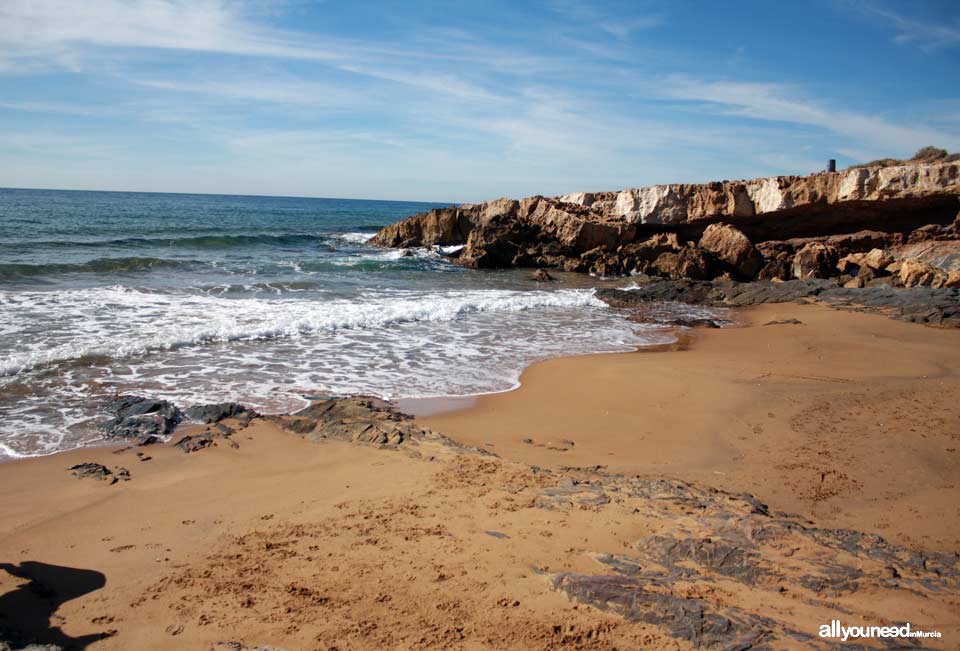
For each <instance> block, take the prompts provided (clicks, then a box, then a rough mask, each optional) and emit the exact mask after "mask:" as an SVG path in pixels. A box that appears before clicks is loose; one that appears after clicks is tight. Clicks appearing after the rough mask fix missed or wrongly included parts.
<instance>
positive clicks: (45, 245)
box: [10, 232, 374, 250]
mask: <svg viewBox="0 0 960 651" xmlns="http://www.w3.org/2000/svg"><path fill="white" fill-rule="evenodd" d="M373 236H374V233H361V232H350V233H280V234H273V233H271V234H268V233H262V234H261V233H252V234H229V235H227V234H222V233H217V234H206V235H190V236H188V237H122V238H113V239H102V240H82V239H70V240H42V241H41V240H35V241H30V240H26V241H15V242H10V244H11V245H16V246H17V247H18V248H21V249H31V250H32V249H42V250H47V249H74V248H81V249H97V248H189V249H229V248H242V247H249V246H315V245H331V244H335V243H336V242H338V241H339V242H346V243H349V244H362V243H364V242H366V241H367V240H369V239H370V238H371V237H373Z"/></svg>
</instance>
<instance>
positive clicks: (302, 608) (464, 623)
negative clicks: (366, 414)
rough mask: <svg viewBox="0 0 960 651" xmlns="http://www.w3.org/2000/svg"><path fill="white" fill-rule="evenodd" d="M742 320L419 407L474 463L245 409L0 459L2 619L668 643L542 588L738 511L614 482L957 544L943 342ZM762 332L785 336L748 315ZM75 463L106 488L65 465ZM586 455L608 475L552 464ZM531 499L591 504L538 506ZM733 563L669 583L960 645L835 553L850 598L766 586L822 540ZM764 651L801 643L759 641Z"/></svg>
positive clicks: (957, 437)
mask: <svg viewBox="0 0 960 651" xmlns="http://www.w3.org/2000/svg"><path fill="white" fill-rule="evenodd" d="M742 314H743V316H744V317H745V318H746V319H748V320H749V321H750V322H752V323H753V326H752V327H745V328H738V329H729V330H702V331H696V332H695V333H694V337H693V340H692V341H691V342H689V344H688V345H686V346H684V347H683V349H682V350H676V351H669V352H667V351H664V352H638V353H633V354H623V355H600V356H592V357H580V358H568V359H560V360H552V361H547V362H543V363H540V364H537V365H535V366H533V367H531V368H530V369H528V370H527V371H526V373H525V374H524V376H523V379H522V383H523V386H522V387H521V388H520V389H518V390H516V391H514V392H510V393H505V394H496V395H491V396H481V397H478V398H476V399H475V400H474V401H472V404H469V405H467V406H466V408H463V409H459V410H455V411H446V412H441V413H434V415H432V416H426V417H420V418H418V419H417V422H418V423H420V424H423V425H427V426H429V427H430V428H431V429H433V430H435V431H439V432H442V433H444V434H446V435H448V436H450V437H451V438H453V439H454V440H455V441H459V442H462V443H466V444H469V445H475V446H479V447H484V448H485V449H488V450H490V451H492V452H494V453H495V454H496V455H498V457H493V456H483V455H478V454H474V453H470V452H469V451H460V450H457V449H456V448H453V447H449V446H446V447H445V446H442V445H437V444H435V443H430V442H423V443H420V444H419V445H417V446H415V447H413V448H408V447H407V446H401V448H400V449H399V450H394V449H378V448H376V447H373V446H370V445H361V444H351V443H347V442H342V441H324V442H321V443H312V442H309V441H306V440H304V439H302V438H300V437H298V436H296V435H295V434H294V433H292V432H290V431H286V430H284V429H282V428H281V427H280V426H278V425H277V424H276V423H273V422H270V421H268V420H255V421H254V422H253V424H252V425H250V426H249V427H247V428H245V429H241V430H240V431H238V432H237V433H236V434H234V435H233V437H232V440H233V441H234V442H235V443H236V444H237V446H238V447H233V446H232V445H225V444H219V445H216V446H214V447H211V448H208V449H205V450H201V451H199V452H196V453H193V454H189V455H187V454H183V453H182V452H180V451H179V450H177V449H175V448H173V447H172V446H170V445H163V446H150V447H146V448H142V449H141V450H140V451H141V452H143V453H144V454H146V455H147V456H149V457H151V458H150V459H149V460H147V461H141V460H139V459H138V457H137V456H135V452H136V451H135V450H122V451H118V450H120V448H117V447H113V448H110V447H106V448H97V449H87V450H79V451H74V452H69V453H64V454H59V455H54V456H51V457H45V458H38V459H29V460H22V461H15V462H10V463H6V464H2V465H0V562H3V563H6V564H9V565H3V566H0V567H3V569H6V570H7V571H6V572H4V571H0V613H2V614H3V617H5V618H6V619H3V618H0V629H2V628H3V627H4V626H6V627H8V628H9V627H11V626H17V627H19V630H20V631H21V632H22V633H32V634H34V635H35V636H36V637H37V638H38V639H41V640H43V641H49V642H60V643H63V644H64V645H65V646H66V645H68V643H74V644H78V642H77V641H79V648H89V649H104V650H108V649H109V650H114V649H115V650H119V649H168V648H182V649H217V650H219V649H228V648H232V649H243V648H256V646H257V645H272V646H274V647H277V648H281V649H287V650H290V651H292V650H293V649H332V648H337V649H372V648H398V649H411V648H443V649H447V648H450V649H459V648H465V649H481V648H524V649H526V648H531V649H552V648H557V647H558V646H562V645H567V646H569V647H571V648H590V649H636V648H647V649H690V648H693V646H692V642H691V641H690V640H688V639H684V638H682V637H678V636H677V633H676V631H671V630H670V629H669V627H666V626H665V625H664V624H663V622H660V623H650V622H645V621H628V620H626V619H624V618H623V617H621V616H619V615H618V614H616V613H615V612H602V611H601V610H598V609H596V608H594V607H592V606H590V605H586V604H584V603H580V602H578V601H575V600H572V599H571V598H570V597H569V594H568V593H564V592H562V591H557V590H555V589H553V587H552V583H551V582H552V581H553V580H554V579H555V577H557V576H559V574H560V573H574V574H575V575H588V574H591V573H593V574H596V573H597V572H598V571H599V570H598V565H597V559H598V558H603V557H604V555H616V554H628V553H633V552H632V551H631V550H635V549H637V548H638V547H637V543H636V541H637V540H641V539H645V538H644V537H649V536H651V535H656V536H679V535H681V533H682V535H684V536H690V535H699V536H702V537H705V538H706V539H710V537H713V538H714V539H717V536H720V535H723V533H724V532H725V531H726V529H724V527H725V526H727V525H725V524H722V523H724V522H728V521H731V522H732V521H735V520H736V518H741V517H749V518H754V517H758V516H754V515H749V514H748V515H742V514H741V515H736V518H733V516H730V515H729V514H725V512H724V511H723V510H722V509H720V507H718V506H716V505H714V506H710V507H709V509H707V510H706V511H704V513H703V514H702V515H701V516H691V515H688V514H687V511H684V510H682V509H680V508H679V507H676V506H675V504H674V502H675V500H674V498H670V499H666V500H659V501H656V504H655V505H654V506H650V504H652V503H653V502H651V500H649V499H646V498H643V497H642V496H638V495H639V494H629V495H628V493H629V491H628V490H627V489H628V484H629V481H632V480H629V477H630V476H637V475H639V476H640V477H643V478H653V479H656V478H660V477H671V478H676V479H680V480H683V481H686V482H694V483H695V484H696V485H697V486H703V487H704V488H703V489H702V490H701V489H697V492H696V494H697V495H701V497H698V498H697V499H698V500H700V501H703V500H705V499H707V498H706V497H702V496H709V495H712V493H710V492H709V487H716V488H719V489H722V490H724V491H730V492H731V495H730V496H729V497H723V501H724V502H725V501H730V502H731V503H736V504H738V505H739V504H740V502H737V501H736V499H738V498H735V496H734V495H733V494H736V493H740V492H744V491H747V492H750V493H752V494H754V495H756V496H757V498H758V499H760V500H762V501H764V502H766V503H767V504H769V506H770V510H771V512H777V511H785V512H788V513H797V514H799V518H798V519H797V520H796V522H797V523H800V522H809V523H815V524H816V525H817V526H819V527H842V528H849V529H858V530H862V531H865V532H868V533H869V532H873V533H879V534H881V535H882V536H883V537H884V538H886V539H888V540H890V541H891V542H893V543H895V544H900V545H904V546H905V547H907V548H911V549H921V548H922V549H925V550H942V551H949V552H952V551H954V550H956V549H958V548H960V510H958V509H960V486H958V482H960V452H958V449H960V378H958V375H957V369H960V332H958V331H946V330H937V329H932V328H925V327H921V326H916V325H911V324H904V323H899V322H896V321H892V320H889V319H885V318H883V317H879V316H876V315H863V314H856V313H850V312H839V311H836V310H831V309H829V308H825V307H818V306H807V305H804V306H798V305H779V306H763V307H759V308H755V309H751V310H749V311H746V312H743V313H742ZM787 319H798V320H800V321H801V324H780V325H763V324H764V323H767V322H770V321H780V320H787ZM433 411H436V410H435V409H434V410H433ZM178 434H179V433H178ZM175 438H179V436H178V437H175ZM525 438H529V439H531V440H532V443H525V442H523V439H525ZM87 461H93V462H98V463H102V464H104V465H106V466H108V467H110V468H112V469H114V470H115V471H116V470H117V468H118V467H121V466H122V467H125V468H127V469H129V471H130V474H131V480H130V481H120V482H117V483H116V484H110V483H109V482H106V481H98V480H95V479H78V478H75V477H73V476H71V474H70V473H69V472H68V471H67V468H68V467H69V466H71V465H73V464H76V463H80V462H87ZM532 466H540V467H543V468H545V469H546V470H537V469H536V468H534V467H532ZM593 466H604V467H605V468H606V474H604V473H595V472H592V471H589V470H570V469H569V468H570V467H583V468H586V467H593ZM615 473H626V474H627V477H619V478H618V477H616V476H614V474H615ZM578 482H579V483H578ZM584 482H585V483H584ZM551 486H559V487H567V488H564V489H563V491H574V492H572V493H571V495H574V493H575V492H576V491H580V490H581V489H583V490H586V489H585V488H584V487H587V488H589V491H587V492H588V493H590V495H594V494H595V493H596V491H597V490H599V489H598V487H600V486H602V487H603V490H604V491H606V494H605V497H604V499H603V500H596V499H592V498H590V495H587V498H590V499H587V498H584V497H583V496H582V495H581V496H577V495H574V496H573V497H570V498H569V500H568V499H567V497H565V495H566V493H564V492H563V491H561V492H560V493H559V494H560V495H561V497H562V499H560V500H559V501H557V500H556V499H554V498H552V497H551V498H550V499H548V500H546V501H545V499H546V498H545V497H544V496H545V495H547V496H549V495H555V494H556V492H555V491H556V489H551V488H550V487H551ZM578 486H579V488H578ZM681 488H682V487H681ZM551 490H554V492H550V491H551ZM671 490H678V489H676V488H673V489H671ZM691 490H693V489H691ZM590 491H593V492H590ZM625 491H626V492H625ZM601 492H602V491H601ZM719 495H721V496H723V495H726V494H725V493H721V494H719ZM711 499H712V498H711ZM551 500H552V501H551ZM717 500H718V503H719V502H720V498H717ZM743 504H747V505H749V504H750V502H744V503H743ZM704 508H705V509H706V508H707V507H704ZM738 508H739V507H738ZM751 508H752V507H751ZM671 509H674V510H671ZM711 509H712V510H711ZM748 510H749V509H748ZM738 513H739V511H738ZM708 515H709V517H707V516H708ZM731 518H733V519H731ZM718 523H719V524H718ZM791 535H794V534H791ZM758 549H760V551H759V552H758V554H760V555H761V557H762V560H763V561H764V563H768V564H769V566H770V567H775V568H779V569H778V570H777V571H778V572H780V573H782V578H781V579H778V580H779V581H781V582H782V583H783V585H780V584H776V585H774V584H768V582H767V580H766V579H764V580H761V581H756V582H744V581H742V580H740V579H737V580H733V579H731V577H730V576H725V575H724V576H721V575H711V576H713V578H711V579H710V580H709V581H704V582H698V581H696V580H694V579H692V578H687V579H684V580H680V581H678V582H677V583H676V584H673V583H670V584H667V585H668V586H669V587H668V588H667V591H668V592H669V593H670V595H672V596H674V597H677V598H683V599H697V600H702V601H698V603H704V604H710V605H711V607H716V608H718V609H720V611H719V612H725V613H728V614H729V613H730V612H740V611H748V612H751V613H756V614H758V615H762V616H764V617H770V618H773V619H776V620H777V621H778V622H783V623H784V624H783V625H784V626H789V627H792V629H793V630H797V631H801V632H807V633H812V634H815V632H816V627H817V625H818V624H820V623H822V622H826V621H829V619H830V618H831V617H833V616H838V613H843V617H844V618H846V619H850V620H852V623H858V622H859V621H868V622H869V621H875V620H881V621H898V620H908V621H913V622H915V623H917V624H922V625H927V626H935V627H937V628H939V630H941V631H942V632H943V633H944V635H945V637H944V638H943V639H941V640H940V641H938V642H935V643H934V644H932V646H933V647H934V648H954V646H955V643H956V642H957V640H958V639H960V637H958V635H960V615H958V613H960V608H958V607H957V606H958V605H960V590H958V589H957V587H956V586H954V585H953V583H950V584H949V586H953V587H948V588H947V589H944V588H943V587H939V588H937V590H933V588H930V589H929V590H933V591H928V588H927V587H924V586H926V584H924V583H922V582H921V581H920V579H919V578H917V579H916V582H915V583H909V585H910V586H913V587H912V588H910V590H903V589H900V587H898V586H897V585H894V584H891V583H890V582H889V580H888V578H885V577H882V576H880V575H881V573H882V572H884V571H885V570H883V566H882V564H879V565H878V564H877V563H875V562H874V561H873V560H871V558H866V557H864V558H861V559H859V560H857V559H854V560H852V561H851V560H850V559H846V560H847V561H850V562H851V564H852V565H855V566H856V568H858V569H857V572H859V573H860V574H861V575H862V578H861V579H860V583H861V584H862V585H863V587H861V588H859V589H856V590H852V591H850V590H846V589H843V590H841V589H840V588H837V587H836V586H835V587H834V589H832V591H830V590H828V591H826V592H822V593H821V592H819V590H820V588H819V587H817V589H816V590H817V591H816V592H810V591H809V590H810V589H809V588H807V587H800V585H799V580H794V579H792V578H790V577H793V576H794V574H792V573H794V572H797V573H798V574H796V576H797V577H799V576H800V575H801V574H799V573H800V572H801V570H802V571H803V572H807V573H808V574H809V573H810V572H812V571H813V570H810V569H809V568H810V567H814V565H815V564H814V565H811V563H814V560H815V559H817V558H827V559H832V556H830V554H833V553H834V551H832V548H826V547H818V546H817V544H816V542H815V541H813V542H811V540H808V539H807V538H803V539H800V542H798V543H797V544H796V545H794V546H791V547H790V548H789V549H786V547H784V548H783V549H780V548H767V547H761V548H758ZM784 550H786V551H784ZM798 550H799V551H798ZM837 553H839V552H837ZM805 554H806V555H807V556H804V555H805ZM901 555H902V553H901ZM800 557H804V558H805V559H806V560H803V561H802V562H801V560H798V559H800ZM884 562H886V561H884ZM804 563H806V564H807V565H804ZM830 563H833V561H832V560H831V561H830ZM791 564H793V565H791ZM794 565H795V566H796V567H794ZM816 567H819V566H816ZM796 568H800V569H796ZM803 568H806V569H803ZM906 573H907V570H906V569H904V568H901V574H903V575H904V576H903V578H902V581H903V582H906V581H908V579H909V580H910V581H914V580H915V579H914V577H912V576H907V574H906ZM31 579H33V584H32V586H31V584H30V583H29V581H30V580H31ZM944 580H946V579H944ZM949 580H950V581H953V579H949ZM904 585H907V584H906V583H905V584H904ZM774 588H776V589H774ZM658 590H660V592H663V590H664V588H662V587H661V588H658ZM771 590H772V592H771ZM911 590H912V592H911ZM660 592H658V593H657V594H660ZM57 595H59V596H57ZM684 603H686V602H684ZM729 609H734V610H733V611H731V610H729ZM101 638H102V639H101ZM227 643H231V644H232V643H236V644H233V646H230V645H229V644H227ZM774 648H798V649H799V648H819V647H816V646H813V645H812V643H806V642H801V641H798V639H796V638H789V639H786V638H783V636H782V635H781V637H780V638H778V641H777V643H776V644H775V645H774Z"/></svg>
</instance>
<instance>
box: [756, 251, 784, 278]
mask: <svg viewBox="0 0 960 651" xmlns="http://www.w3.org/2000/svg"><path fill="white" fill-rule="evenodd" d="M792 265H793V259H792V258H791V257H790V256H789V255H788V254H786V253H777V254H776V256H775V257H773V258H769V259H767V260H766V261H765V262H764V265H763V267H761V269H760V271H759V273H757V280H790V274H791V273H792V269H791V267H792Z"/></svg>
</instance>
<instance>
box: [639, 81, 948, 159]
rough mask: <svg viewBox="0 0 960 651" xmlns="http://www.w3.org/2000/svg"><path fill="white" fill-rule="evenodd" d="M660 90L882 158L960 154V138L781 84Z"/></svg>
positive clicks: (680, 84)
mask: <svg viewBox="0 0 960 651" xmlns="http://www.w3.org/2000/svg"><path fill="white" fill-rule="evenodd" d="M657 88H658V90H657V93H658V95H660V96H661V97H663V98H666V99H673V100H684V101H693V102H701V103H704V104H705V105H706V108H707V109H708V110H712V111H714V112H717V113H720V114H723V115H727V116H735V117H743V118H752V119H757V120H765V121H774V122H786V123H793V124H799V125H806V126H811V127H817V128H819V129H825V130H827V131H830V132H832V133H834V134H836V135H838V136H843V137H848V138H853V139H854V140H855V141H856V142H857V143H859V144H861V145H863V146H864V147H866V148H867V149H869V150H872V151H874V152H876V153H877V154H878V155H880V154H882V155H888V154H890V153H892V152H891V150H894V152H899V153H901V154H905V153H907V152H913V151H915V150H916V149H917V148H918V147H921V146H924V145H927V144H937V145H940V146H946V147H949V148H952V149H956V148H960V137H958V136H957V135H956V134H952V133H946V132H942V131H938V130H936V129H932V128H928V127H925V126H923V125H915V126H907V125H905V124H903V123H902V122H894V121H892V120H890V119H886V118H883V117H881V116H878V115H872V114H868V113H860V112H854V111H850V110H848V109H842V108H836V107H831V106H829V105H828V104H827V103H826V102H824V101H821V100H817V99H811V98H809V97H805V96H804V95H803V93H802V92H801V91H800V90H799V89H797V88H794V87H790V86H785V85H782V84H770V83H767V84H764V83H753V82H738V81H729V80H720V81H711V80H703V79H697V78H691V77H687V76H679V75H675V76H669V77H666V78H664V79H662V80H661V82H660V83H659V84H658V86H657Z"/></svg>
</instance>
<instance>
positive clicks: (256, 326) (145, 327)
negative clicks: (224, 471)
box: [0, 286, 606, 376]
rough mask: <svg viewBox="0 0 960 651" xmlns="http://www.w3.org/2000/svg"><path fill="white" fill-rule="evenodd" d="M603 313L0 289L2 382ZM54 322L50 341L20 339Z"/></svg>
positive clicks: (419, 297) (553, 300)
mask: <svg viewBox="0 0 960 651" xmlns="http://www.w3.org/2000/svg"><path fill="white" fill-rule="evenodd" d="M582 307H595V308H605V307H606V305H605V304H604V303H603V302H602V301H600V300H599V299H597V298H596V297H595V296H594V292H593V290H573V289H561V290H556V291H533V290H531V291H514V290H464V291H450V292H437V293H433V294H430V295H426V296H425V295H423V294H417V293H397V294H393V295H388V296H377V297H371V298H364V299H362V300H348V299H336V300H328V301H305V300H301V299H293V298H290V299H284V298H278V299H274V300H261V299H252V298H242V299H241V298H237V299H229V298H221V297H216V296H209V295H196V294H161V293H154V292H145V291H140V290H135V289H131V288H127V287H123V286H115V287H106V288H103V287H98V288H88V289H80V290H72V291H56V292H0V335H7V336H8V337H9V338H8V340H19V341H20V342H21V343H20V344H19V349H18V348H16V347H15V348H14V350H12V351H10V354H9V355H7V356H6V358H5V359H3V360H2V361H0V376H10V375H16V374H18V373H20V372H23V371H26V370H29V369H32V368H36V367H39V366H45V365H49V364H53V363H59V362H67V361H71V360H82V359H89V358H91V357H97V356H105V357H110V358H124V357H132V356H138V355H143V354H147V353H150V352H154V351H162V350H173V349H177V348H182V347H186V346H197V345H209V344H221V343H228V342H236V341H255V340H264V339H279V338H289V337H300V336H304V335H315V334H320V333H335V332H336V331H338V330H344V329H378V328H380V329H382V328H391V327H395V326H398V325H400V324H404V323H413V322H428V321H453V320H456V319H460V318H462V317H464V316H466V315H469V314H474V313H498V312H499V313H503V312H519V311H524V310H536V309H546V308H582ZM38 319H40V320H48V321H49V322H50V324H51V325H50V328H49V329H48V331H47V332H46V333H45V336H44V338H43V341H35V340H34V339H32V338H29V337H25V336H24V337H21V336H20V335H21V333H25V332H27V331H29V329H30V328H31V327H34V325H35V323H36V322H37V320H38Z"/></svg>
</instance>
